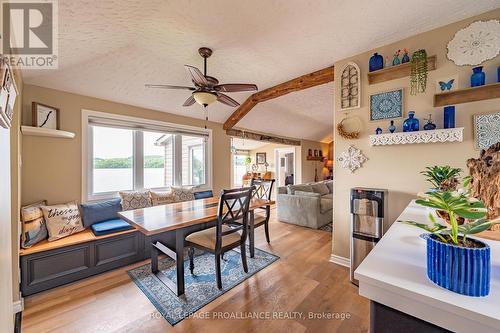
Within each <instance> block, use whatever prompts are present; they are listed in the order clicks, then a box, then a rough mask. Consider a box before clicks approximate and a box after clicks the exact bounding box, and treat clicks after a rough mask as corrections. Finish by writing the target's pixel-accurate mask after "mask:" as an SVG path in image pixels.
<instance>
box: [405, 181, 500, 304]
mask: <svg viewBox="0 0 500 333" xmlns="http://www.w3.org/2000/svg"><path fill="white" fill-rule="evenodd" d="M416 203H417V204H419V205H422V206H424V207H429V208H434V209H436V210H442V211H444V212H446V214H447V215H448V216H449V219H450V225H449V226H445V225H442V224H440V223H438V222H437V221H436V219H435V217H434V216H433V214H432V213H429V221H430V222H431V224H425V223H418V222H415V221H398V222H401V223H406V224H409V225H412V226H415V227H419V228H422V229H424V230H425V231H427V232H428V233H426V234H423V235H421V237H422V238H423V239H425V240H426V242H427V276H428V277H429V279H430V280H431V281H432V282H434V283H436V284H437V285H439V286H441V287H443V288H446V289H448V290H451V291H453V292H456V293H459V294H463V295H468V296H486V295H488V293H489V290H490V270H491V268H490V266H491V263H490V247H489V246H488V245H487V244H486V243H483V242H481V241H479V240H477V239H472V238H469V235H473V234H477V233H479V232H482V231H485V230H487V229H489V228H490V227H491V226H492V225H493V224H497V223H500V221H499V220H498V219H496V220H492V221H488V220H486V219H485V216H486V208H485V207H484V204H483V203H482V202H481V201H479V200H477V199H474V198H468V197H467V195H466V194H465V193H458V192H450V191H443V192H440V191H435V192H429V193H426V194H424V195H422V196H421V197H420V198H419V199H418V200H416ZM459 217H461V218H464V219H467V222H466V223H464V224H462V225H459V224H458V221H457V218H459Z"/></svg>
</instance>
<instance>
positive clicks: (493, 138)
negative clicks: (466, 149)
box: [474, 112, 500, 149]
mask: <svg viewBox="0 0 500 333" xmlns="http://www.w3.org/2000/svg"><path fill="white" fill-rule="evenodd" d="M474 140H475V142H476V148H478V149H487V148H488V147H489V146H491V145H492V144H495V143H497V142H500V112H496V113H490V114H476V115H474Z"/></svg>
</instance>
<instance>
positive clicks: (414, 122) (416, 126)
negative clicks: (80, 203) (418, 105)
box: [403, 111, 420, 132]
mask: <svg viewBox="0 0 500 333" xmlns="http://www.w3.org/2000/svg"><path fill="white" fill-rule="evenodd" d="M418 130H420V122H419V121H418V119H417V118H415V111H410V112H408V119H406V120H405V121H404V122H403V132H416V131H418Z"/></svg>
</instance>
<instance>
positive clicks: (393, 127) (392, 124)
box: [388, 120, 396, 133]
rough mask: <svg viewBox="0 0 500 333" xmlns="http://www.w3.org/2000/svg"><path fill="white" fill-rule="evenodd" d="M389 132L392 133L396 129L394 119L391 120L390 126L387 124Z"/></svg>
mask: <svg viewBox="0 0 500 333" xmlns="http://www.w3.org/2000/svg"><path fill="white" fill-rule="evenodd" d="M388 129H389V132H391V133H394V132H395V131H396V126H394V120H391V126H389V128H388Z"/></svg>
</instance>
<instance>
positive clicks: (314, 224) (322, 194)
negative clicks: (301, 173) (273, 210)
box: [276, 180, 333, 229]
mask: <svg viewBox="0 0 500 333" xmlns="http://www.w3.org/2000/svg"><path fill="white" fill-rule="evenodd" d="M276 206H277V211H278V220H279V221H281V222H286V223H291V224H295V225H300V226H303V227H309V228H314V229H318V228H321V227H322V226H324V225H326V224H328V223H330V222H332V220H333V181H332V180H329V181H322V182H316V183H308V184H298V185H287V186H282V187H278V193H277V195H276Z"/></svg>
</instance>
